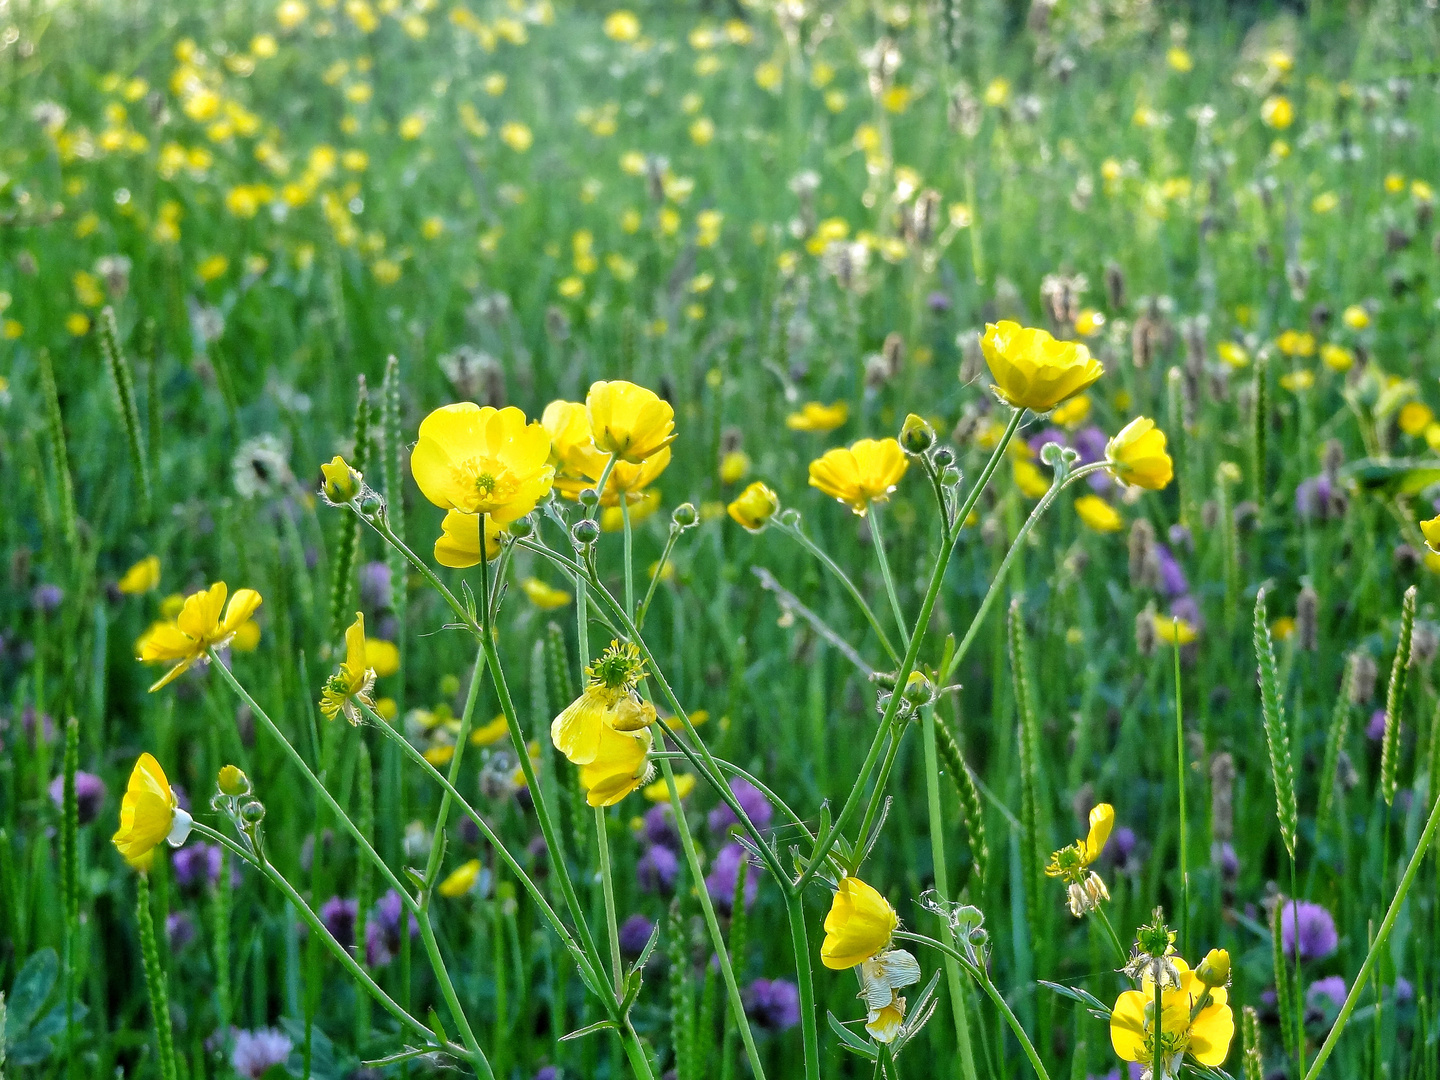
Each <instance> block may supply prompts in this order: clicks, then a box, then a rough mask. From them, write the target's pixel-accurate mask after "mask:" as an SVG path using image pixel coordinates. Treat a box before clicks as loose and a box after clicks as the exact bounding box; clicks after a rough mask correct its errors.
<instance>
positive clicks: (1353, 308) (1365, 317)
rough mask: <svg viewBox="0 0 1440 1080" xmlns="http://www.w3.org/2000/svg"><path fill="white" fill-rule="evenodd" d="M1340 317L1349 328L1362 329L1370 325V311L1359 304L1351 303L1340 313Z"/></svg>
mask: <svg viewBox="0 0 1440 1080" xmlns="http://www.w3.org/2000/svg"><path fill="white" fill-rule="evenodd" d="M1340 319H1341V321H1342V322H1344V323H1345V325H1346V326H1348V327H1349V328H1350V329H1351V330H1364V329H1365V328H1366V327H1367V326H1369V325H1370V312H1368V311H1366V310H1365V309H1364V308H1363V307H1361V306H1360V305H1359V304H1351V305H1350V306H1349V307H1347V308H1346V309H1345V311H1344V312H1343V313H1342V314H1341V316H1340Z"/></svg>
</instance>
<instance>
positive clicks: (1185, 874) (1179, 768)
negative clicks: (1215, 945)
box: [1173, 619, 1190, 952]
mask: <svg viewBox="0 0 1440 1080" xmlns="http://www.w3.org/2000/svg"><path fill="white" fill-rule="evenodd" d="M1173 629H1174V651H1175V781H1176V783H1177V785H1178V786H1179V788H1180V951H1181V952H1186V951H1188V950H1189V948H1190V861H1189V857H1188V853H1189V848H1188V837H1189V833H1188V831H1187V829H1186V818H1185V719H1184V710H1183V707H1182V706H1181V703H1180V621H1179V619H1175V620H1174V628H1173Z"/></svg>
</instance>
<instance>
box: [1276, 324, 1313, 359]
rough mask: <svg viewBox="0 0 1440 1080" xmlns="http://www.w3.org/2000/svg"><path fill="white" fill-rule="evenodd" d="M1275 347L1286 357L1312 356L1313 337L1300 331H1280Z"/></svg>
mask: <svg viewBox="0 0 1440 1080" xmlns="http://www.w3.org/2000/svg"><path fill="white" fill-rule="evenodd" d="M1275 347H1276V348H1277V349H1279V350H1280V351H1281V352H1282V353H1284V354H1285V355H1286V356H1314V355H1315V335H1314V334H1311V333H1307V332H1304V331H1300V330H1282V331H1281V332H1280V334H1279V336H1277V337H1276V338H1275Z"/></svg>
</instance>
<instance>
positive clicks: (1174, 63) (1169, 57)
mask: <svg viewBox="0 0 1440 1080" xmlns="http://www.w3.org/2000/svg"><path fill="white" fill-rule="evenodd" d="M1165 62H1166V63H1167V64H1169V65H1170V66H1171V67H1172V68H1173V69H1174V70H1176V71H1178V72H1180V73H1181V74H1182V75H1183V74H1184V73H1185V72H1187V71H1191V70H1193V69H1194V67H1195V61H1194V60H1193V59H1192V58H1191V56H1190V54H1189V53H1188V52H1186V51H1185V50H1184V49H1182V48H1181V47H1180V46H1178V45H1173V46H1171V48H1170V51H1169V52H1167V53H1166V54H1165Z"/></svg>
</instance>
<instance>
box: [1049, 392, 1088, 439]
mask: <svg viewBox="0 0 1440 1080" xmlns="http://www.w3.org/2000/svg"><path fill="white" fill-rule="evenodd" d="M1089 418H1090V395H1089V394H1076V395H1075V396H1074V397H1073V398H1071V399H1070V400H1069V401H1067V402H1065V403H1064V404H1063V405H1057V406H1056V407H1055V411H1054V412H1052V413H1051V414H1050V419H1051V421H1052V422H1053V423H1054V424H1055V425H1056V426H1058V427H1062V428H1064V429H1065V430H1066V431H1074V430H1075V429H1076V428H1078V427H1079V426H1080V425H1081V424H1083V423H1084V422H1085V421H1086V420H1088V419H1089Z"/></svg>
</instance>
